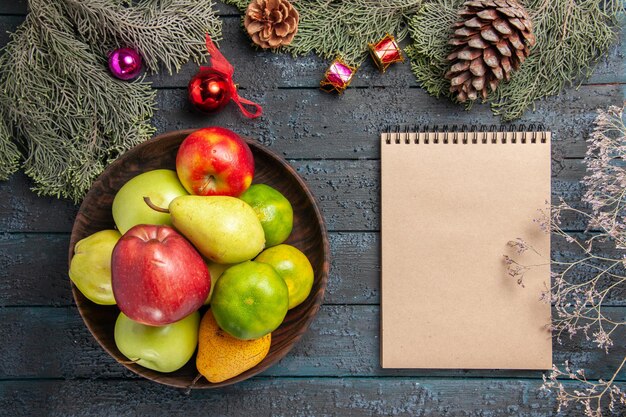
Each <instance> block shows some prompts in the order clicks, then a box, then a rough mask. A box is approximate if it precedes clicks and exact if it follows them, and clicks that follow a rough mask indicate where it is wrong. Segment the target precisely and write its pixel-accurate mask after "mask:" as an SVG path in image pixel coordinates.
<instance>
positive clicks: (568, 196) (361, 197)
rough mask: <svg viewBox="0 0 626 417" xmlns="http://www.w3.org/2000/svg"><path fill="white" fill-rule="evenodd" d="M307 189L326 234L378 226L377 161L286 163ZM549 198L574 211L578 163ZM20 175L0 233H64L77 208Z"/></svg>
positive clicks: (10, 188)
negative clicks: (316, 203) (33, 188)
mask: <svg viewBox="0 0 626 417" xmlns="http://www.w3.org/2000/svg"><path fill="white" fill-rule="evenodd" d="M290 163H291V165H292V166H293V167H294V168H295V169H296V170H297V171H298V173H299V174H300V175H301V176H302V177H303V178H304V180H305V181H306V182H307V184H308V185H309V186H310V187H311V191H312V192H313V194H314V195H315V196H316V198H317V199H318V201H319V203H320V206H321V208H322V211H323V215H324V217H325V220H326V224H327V227H328V229H329V230H331V231H356V230H359V231H373V230H378V229H379V222H380V201H379V195H380V161H378V160H305V161H294V160H291V161H290ZM552 172H553V178H552V197H553V200H554V201H555V202H558V201H559V199H560V198H563V199H564V200H565V201H566V202H568V203H571V204H572V205H573V206H575V207H577V208H582V207H581V205H580V199H581V197H582V194H583V192H584V189H583V188H582V185H581V184H580V180H581V179H582V178H583V176H584V175H585V166H584V164H583V163H582V161H581V160H569V159H568V160H561V161H554V162H553V166H552ZM29 187H30V181H29V179H28V178H26V177H25V176H24V174H22V173H18V174H15V175H13V176H12V177H11V179H10V180H8V181H4V182H0V194H1V195H3V196H6V197H5V198H4V199H0V232H69V231H71V228H72V223H73V221H74V217H75V216H76V212H77V207H76V206H74V205H73V204H72V203H70V202H69V201H67V200H57V199H54V198H50V197H38V196H37V195H35V194H33V193H32V192H31V191H30V190H29ZM562 220H563V227H564V228H566V229H568V230H583V229H584V228H585V227H586V223H585V222H584V219H582V218H581V217H580V216H575V215H569V214H568V215H566V216H563V219H562Z"/></svg>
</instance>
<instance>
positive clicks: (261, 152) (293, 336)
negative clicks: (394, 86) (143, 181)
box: [68, 129, 330, 388]
mask: <svg viewBox="0 0 626 417" xmlns="http://www.w3.org/2000/svg"><path fill="white" fill-rule="evenodd" d="M193 131H194V130H193V129H192V130H181V131H175V132H170V133H166V134H163V135H160V136H157V137H155V138H154V139H151V140H149V141H147V142H144V143H142V144H140V145H138V146H136V147H134V148H133V149H131V150H130V151H128V152H126V153H125V154H124V155H122V156H121V157H120V158H119V159H117V160H116V161H115V162H113V163H112V164H111V165H110V166H109V167H108V168H107V169H106V170H105V171H104V172H103V173H102V174H101V175H100V177H98V179H97V180H96V181H95V182H94V183H93V185H92V187H91V189H90V190H89V192H88V193H87V195H86V196H85V199H84V200H83V203H82V204H81V206H80V210H79V211H78V215H77V216H76V220H75V221H74V227H73V228H72V236H71V240H70V248H69V257H68V262H69V260H71V259H72V256H73V254H74V246H75V245H76V243H77V242H78V241H79V240H81V239H83V238H85V237H87V236H89V235H91V234H93V233H95V232H97V231H99V230H103V229H113V228H114V227H115V225H114V223H113V216H112V214H111V205H112V203H113V198H114V197H115V194H116V193H117V191H118V190H119V189H120V187H121V186H122V185H124V183H126V181H128V180H129V179H131V178H133V177H135V176H136V175H138V174H141V173H142V172H145V171H150V170H153V169H159V168H168V169H176V165H175V160H176V152H177V150H178V146H179V145H180V143H181V142H182V141H183V139H184V138H185V137H187V135H189V134H190V133H191V132H193ZM246 141H247V142H248V145H250V148H251V149H252V153H253V154H254V162H255V175H254V181H253V182H254V183H263V184H268V185H270V186H272V187H274V188H276V189H277V190H279V191H280V192H281V193H283V194H284V195H285V197H287V199H288V200H289V201H290V202H291V204H292V206H293V211H294V219H293V220H294V222H293V232H292V233H291V236H290V237H289V239H288V240H287V241H286V242H285V243H288V244H290V245H293V246H295V247H297V248H298V249H300V250H301V251H303V252H304V253H305V254H306V256H307V257H308V258H309V260H310V261H311V264H312V265H313V270H314V271H315V280H314V282H313V289H312V290H311V294H310V295H309V297H308V298H307V299H306V300H305V301H304V302H303V303H302V304H300V305H299V306H297V307H295V308H293V309H291V310H289V312H288V313H287V317H285V320H284V321H283V323H282V324H281V326H280V327H279V328H278V329H276V330H275V331H274V332H273V333H272V345H271V347H270V351H269V353H268V355H267V357H265V359H263V361H262V362H261V363H259V364H258V365H257V366H255V367H254V368H252V369H249V370H247V371H246V372H244V373H242V374H241V375H238V376H236V377H234V378H231V379H229V380H226V381H224V382H221V383H218V384H212V383H210V382H208V381H207V380H206V379H205V378H200V379H199V380H198V381H197V382H195V383H193V381H194V379H195V378H196V377H197V376H198V371H197V370H196V366H195V363H196V361H195V355H194V357H193V358H192V359H191V360H190V361H189V362H188V363H187V364H186V365H185V366H184V367H183V368H181V369H179V370H178V371H176V372H172V373H167V374H166V373H161V372H156V371H152V370H150V369H146V368H144V367H142V366H140V365H137V364H134V363H129V362H128V359H127V358H126V357H124V355H122V354H121V353H120V351H119V350H118V349H117V347H116V346H115V340H114V338H113V329H114V325H115V320H116V318H117V316H118V314H119V309H118V308H117V307H116V306H101V305H97V304H95V303H92V302H91V301H89V300H88V299H87V298H85V297H84V296H83V295H82V294H81V292H80V291H78V289H77V288H76V287H75V286H74V285H73V284H72V292H73V294H74V300H75V301H76V305H77V306H78V311H80V314H81V316H82V317H83V320H84V321H85V324H86V325H87V327H88V328H89V330H90V331H91V333H92V334H93V336H94V337H95V338H96V340H97V341H98V342H99V343H100V345H101V346H102V347H103V348H104V350H106V351H107V352H108V353H109V354H110V355H111V356H113V357H114V358H115V359H116V360H117V361H118V362H120V363H122V364H123V365H124V366H126V367H127V368H128V369H130V370H131V371H133V372H135V373H137V374H139V375H141V376H143V377H145V378H147V379H150V380H152V381H156V382H159V383H161V384H166V385H171V386H175V387H181V388H189V387H191V388H217V387H221V386H225V385H230V384H233V383H235V382H239V381H243V380H244V379H248V378H250V377H251V376H253V375H256V374H258V373H260V372H262V371H264V370H265V369H267V368H269V367H270V366H272V365H273V364H275V363H276V362H278V361H279V360H280V359H282V358H283V357H284V356H285V355H287V353H288V352H289V350H291V348H292V347H293V346H294V345H295V343H296V342H297V341H298V340H299V339H300V337H302V335H303V334H304V332H306V330H307V329H308V327H309V325H310V324H311V321H312V320H313V317H315V314H317V311H318V309H319V307H320V305H321V304H322V299H323V298H324V290H325V288H326V282H327V281H328V270H329V265H330V250H329V245H328V236H327V234H326V227H325V224H324V219H323V218H322V214H321V212H320V209H319V207H318V206H317V203H316V201H315V198H314V197H313V195H312V194H311V191H310V190H309V188H308V187H307V185H306V184H305V183H304V181H303V180H302V178H300V176H299V175H298V174H297V173H296V171H295V170H294V169H293V168H292V167H291V166H290V165H289V164H288V163H287V162H286V161H285V160H284V159H283V158H282V157H280V156H278V155H277V154H275V153H274V152H272V151H270V150H268V149H267V148H265V147H264V146H262V145H260V144H259V143H257V142H256V141H253V140H249V139H246Z"/></svg>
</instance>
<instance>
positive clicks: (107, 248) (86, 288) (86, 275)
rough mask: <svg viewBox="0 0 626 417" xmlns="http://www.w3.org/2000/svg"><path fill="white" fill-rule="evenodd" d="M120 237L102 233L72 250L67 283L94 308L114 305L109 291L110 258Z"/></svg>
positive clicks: (112, 233) (81, 241)
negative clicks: (92, 303)
mask: <svg viewBox="0 0 626 417" xmlns="http://www.w3.org/2000/svg"><path fill="white" fill-rule="evenodd" d="M121 237H122V235H121V234H120V232H118V231H117V230H101V231H99V232H96V233H94V234H93V235H91V236H87V237H86V238H84V239H82V240H80V241H79V242H78V243H77V244H76V246H74V256H73V257H72V260H71V262H70V271H69V275H70V279H71V280H72V282H73V283H74V285H76V287H77V288H78V289H79V290H80V292H81V293H83V295H84V296H85V297H87V298H89V299H90V300H91V301H93V302H94V303H96V304H103V305H111V304H115V298H114V297H113V290H112V288H111V254H112V253H113V248H114V247H115V244H116V243H117V241H118V240H119V239H120V238H121Z"/></svg>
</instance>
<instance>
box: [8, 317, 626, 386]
mask: <svg viewBox="0 0 626 417" xmlns="http://www.w3.org/2000/svg"><path fill="white" fill-rule="evenodd" d="M605 312H606V313H607V314H608V315H609V316H611V317H614V318H615V319H620V320H623V319H624V318H625V317H626V308H621V307H618V308H608V309H606V311H605ZM379 313H380V309H379V307H378V306H363V305H355V306H323V307H322V308H321V310H320V312H319V314H318V316H317V317H316V318H315V320H314V322H313V324H312V326H311V327H310V330H309V331H308V332H307V333H306V334H305V336H304V337H303V338H302V340H301V341H300V342H299V343H298V344H297V345H296V347H295V348H294V349H293V350H292V351H291V352H290V353H289V354H288V355H287V356H286V357H285V358H284V359H283V360H281V361H280V362H279V363H278V364H277V365H275V366H273V367H272V368H270V369H268V370H267V371H265V372H264V373H263V375H265V376H272V377H285V376H300V377H305V376H307V377H314V376H315V377H319V376H325V377H330V376H360V377H362V376H416V377H432V376H442V377H455V378H456V377H498V378H508V377H511V378H541V375H542V372H540V371H514V370H436V369H421V370H420V369H409V370H393V369H381V368H380V366H379V355H378V353H379V322H380V321H379ZM0 337H2V339H3V340H11V343H5V344H2V345H0V378H4V379H7V378H8V379H23V378H128V377H133V378H134V374H131V373H130V371H128V370H127V369H126V368H125V367H123V366H121V365H119V364H117V363H116V362H115V360H114V359H113V358H111V357H110V356H109V355H108V354H107V353H106V352H105V351H104V350H103V349H102V348H101V347H100V346H99V345H98V343H97V342H96V341H95V339H94V338H93V337H92V336H91V334H90V333H89V331H88V330H87V328H86V327H85V325H84V323H83V321H82V319H81V317H80V315H79V314H78V311H77V310H76V309H75V308H74V307H60V308H50V307H37V308H32V307H26V308H2V309H0ZM614 339H615V348H613V349H612V350H611V355H606V354H605V353H604V351H603V350H600V349H597V348H596V347H595V346H594V345H593V344H592V343H591V342H589V341H586V340H585V339H584V337H583V336H582V335H580V336H578V337H575V338H574V339H572V340H569V339H566V340H564V341H563V345H559V344H556V343H555V346H554V362H555V363H557V364H562V363H563V362H564V361H565V360H569V361H570V363H571V364H572V366H574V367H576V368H578V367H584V368H585V369H586V371H587V376H588V377H589V378H592V379H593V378H601V377H608V376H610V375H612V374H613V372H614V371H615V370H616V369H617V367H618V365H619V362H620V361H621V359H622V358H623V357H624V355H626V335H625V334H624V333H623V332H622V333H621V334H615V335H614ZM416 349H419V347H416ZM618 380H626V370H624V371H622V372H621V373H620V375H619V377H618Z"/></svg>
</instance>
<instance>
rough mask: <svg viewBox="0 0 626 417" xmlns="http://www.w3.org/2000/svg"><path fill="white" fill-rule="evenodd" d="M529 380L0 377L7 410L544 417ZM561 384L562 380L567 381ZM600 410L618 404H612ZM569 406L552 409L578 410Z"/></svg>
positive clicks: (546, 398) (549, 412) (544, 401)
mask: <svg viewBox="0 0 626 417" xmlns="http://www.w3.org/2000/svg"><path fill="white" fill-rule="evenodd" d="M540 387H541V382H540V381H537V380H530V381H527V380H522V381H513V380H493V379H484V380H483V379H481V380H472V379H468V380H464V381H463V380H447V379H440V378H423V379H410V378H391V379H374V378H321V379H320V378H307V379H301V378H281V379H273V378H270V379H267V378H256V379H252V380H248V381H245V382H242V383H240V384H237V385H233V386H229V387H226V388H223V389H218V390H204V391H200V390H196V391H192V392H191V393H189V394H186V393H185V392H184V391H182V390H176V389H172V388H168V387H165V386H160V385H158V384H155V383H152V382H148V381H101V380H94V381H89V382H85V381H80V380H78V381H11V382H2V383H0V407H2V410H3V411H5V412H6V413H7V415H10V416H22V415H23V416H31V415H39V414H40V412H41V411H42V410H46V415H50V416H92V415H110V416H117V417H126V416H140V415H163V416H172V417H176V416H181V417H191V416H206V415H211V416H220V417H221V416H245V415H252V414H253V415H255V416H262V417H266V416H267V417H270V416H272V417H283V416H317V417H325V416H342V417H356V416H359V417H363V416H381V415H387V416H391V415H393V416H396V417H405V416H406V417H416V416H420V417H460V416H464V417H485V416H507V417H548V416H553V415H556V408H557V406H556V400H555V396H554V395H549V394H547V393H546V392H544V391H542V390H541V389H540ZM572 387H573V386H572V385H571V384H568V388H572ZM607 411H608V410H605V412H606V414H604V415H606V416H607V417H608V416H617V415H620V413H623V412H624V408H623V407H618V409H617V410H616V411H615V413H613V414H611V413H608V412H607ZM581 415H582V411H581V410H580V409H578V408H576V407H573V408H572V409H568V410H565V411H564V412H563V413H561V414H559V416H561V417H579V416H581Z"/></svg>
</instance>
